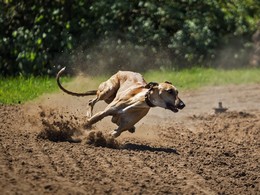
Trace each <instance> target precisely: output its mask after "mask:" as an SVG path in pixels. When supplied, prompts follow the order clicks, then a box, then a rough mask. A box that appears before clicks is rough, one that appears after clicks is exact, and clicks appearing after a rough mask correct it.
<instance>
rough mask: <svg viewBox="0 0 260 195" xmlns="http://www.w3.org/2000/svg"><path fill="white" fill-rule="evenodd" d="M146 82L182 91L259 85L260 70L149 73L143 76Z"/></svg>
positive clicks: (204, 69)
mask: <svg viewBox="0 0 260 195" xmlns="http://www.w3.org/2000/svg"><path fill="white" fill-rule="evenodd" d="M144 77H145V79H146V81H148V82H149V81H156V82H164V81H171V82H172V83H173V85H175V86H176V87H178V88H182V89H195V88H199V87H203V86H219V85H228V84H247V83H260V69H259V68H258V69H236V70H218V69H211V68H209V69H206V68H192V69H186V70H181V71H167V70H164V71H149V72H147V73H145V74H144Z"/></svg>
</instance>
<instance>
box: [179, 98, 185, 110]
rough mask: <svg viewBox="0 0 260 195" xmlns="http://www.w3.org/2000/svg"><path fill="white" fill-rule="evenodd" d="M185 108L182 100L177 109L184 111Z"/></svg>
mask: <svg viewBox="0 0 260 195" xmlns="http://www.w3.org/2000/svg"><path fill="white" fill-rule="evenodd" d="M184 107H185V104H184V102H183V101H181V100H180V101H179V103H178V104H177V108H178V109H183V108H184Z"/></svg>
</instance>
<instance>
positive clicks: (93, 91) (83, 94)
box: [56, 67, 97, 96]
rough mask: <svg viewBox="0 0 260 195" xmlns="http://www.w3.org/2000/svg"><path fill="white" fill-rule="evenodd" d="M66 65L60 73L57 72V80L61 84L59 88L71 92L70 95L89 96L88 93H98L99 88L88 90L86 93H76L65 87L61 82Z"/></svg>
mask: <svg viewBox="0 0 260 195" xmlns="http://www.w3.org/2000/svg"><path fill="white" fill-rule="evenodd" d="M65 69H66V67H64V68H62V69H61V70H60V71H59V72H58V73H57V76H56V80H57V84H58V86H59V88H60V89H61V90H62V91H64V92H65V93H67V94H69V95H73V96H88V95H96V93H97V90H92V91H87V92H84V93H76V92H72V91H69V90H67V89H65V88H64V87H63V86H62V85H61V83H60V76H61V74H62V73H63V72H64V71H65Z"/></svg>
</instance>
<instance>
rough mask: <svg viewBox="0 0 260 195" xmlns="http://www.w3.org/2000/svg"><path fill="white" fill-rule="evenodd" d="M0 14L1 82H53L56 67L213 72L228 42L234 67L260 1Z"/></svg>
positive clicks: (38, 6)
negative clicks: (20, 78)
mask: <svg viewBox="0 0 260 195" xmlns="http://www.w3.org/2000/svg"><path fill="white" fill-rule="evenodd" d="M0 9H1V10H0V11H1V12H0V25H1V29H0V53H1V55H0V73H1V74H2V75H17V74H24V75H26V74H34V75H41V74H53V73H54V72H56V68H57V65H58V64H62V65H70V66H71V68H73V67H75V64H77V66H80V67H82V68H84V69H86V70H87V71H88V72H91V71H92V72H94V69H95V68H93V67H99V68H102V70H104V69H105V68H109V69H111V71H114V70H117V69H118V68H121V69H124V68H125V69H126V68H127V69H134V70H144V69H147V68H159V67H160V66H169V67H171V66H174V67H177V68H178V67H180V68H182V67H187V66H192V65H194V64H202V65H203V64H207V65H214V61H216V58H218V53H219V52H218V51H219V50H222V49H223V48H225V47H226V45H229V44H230V43H232V42H235V43H236V44H235V48H236V49H235V50H234V51H233V50H232V55H233V56H235V58H233V61H234V62H233V63H234V64H236V63H237V62H241V59H240V57H241V58H242V57H243V58H245V53H246V49H247V48H250V39H251V38H250V37H251V35H252V33H253V32H254V31H255V30H256V26H257V25H256V23H257V22H258V21H259V19H260V2H259V1H258V0H245V1H238V0H232V1H228V2H223V1H221V0H206V1H192V0H183V1H176V2H175V1H157V0H150V1H125V0H116V1H107V0H106V1H105V0H96V1H84V0H74V1H72V0H39V1H31V0H20V1H16V0H1V2H0ZM244 63H246V62H244ZM123 64H125V66H122V65H123Z"/></svg>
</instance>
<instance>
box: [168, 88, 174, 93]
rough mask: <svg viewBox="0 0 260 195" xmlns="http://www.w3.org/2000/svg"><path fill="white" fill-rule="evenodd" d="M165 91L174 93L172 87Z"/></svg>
mask: <svg viewBox="0 0 260 195" xmlns="http://www.w3.org/2000/svg"><path fill="white" fill-rule="evenodd" d="M167 92H168V93H169V94H174V93H175V92H174V90H173V89H168V90H167Z"/></svg>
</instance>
